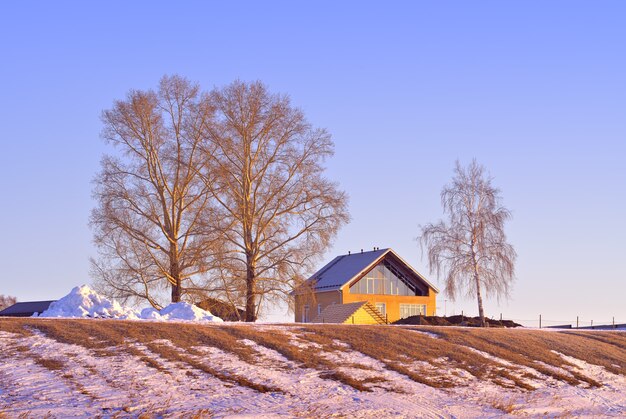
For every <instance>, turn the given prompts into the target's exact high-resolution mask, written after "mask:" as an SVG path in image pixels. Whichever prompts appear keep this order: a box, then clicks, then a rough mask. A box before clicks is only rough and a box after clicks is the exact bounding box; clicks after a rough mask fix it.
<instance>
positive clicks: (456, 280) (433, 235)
mask: <svg viewBox="0 0 626 419" xmlns="http://www.w3.org/2000/svg"><path fill="white" fill-rule="evenodd" d="M500 201H501V197H500V190H499V189H497V188H495V187H493V186H492V185H491V178H489V177H487V176H486V175H485V169H484V167H483V166H481V165H479V164H478V163H477V162H476V160H473V161H472V163H471V164H470V165H469V166H468V167H467V168H463V167H461V165H460V163H459V162H458V161H457V162H456V169H455V175H454V178H453V179H452V184H451V185H447V186H445V187H444V188H443V190H442V192H441V204H442V206H443V210H444V214H447V215H448V221H447V222H444V221H440V222H438V223H437V224H428V225H426V226H424V227H422V234H421V236H420V243H421V245H422V249H424V248H425V249H427V253H428V264H429V267H430V270H431V273H432V272H436V274H437V276H441V274H442V273H445V291H446V293H447V294H448V295H449V296H450V298H451V299H452V300H454V299H455V298H456V296H457V294H458V292H459V291H460V290H461V289H465V291H466V292H467V295H468V296H476V299H477V300H478V312H479V315H480V320H481V325H482V326H483V327H484V326H485V313H484V311H483V297H482V294H483V292H484V293H485V294H486V295H487V296H489V295H496V296H497V297H498V298H500V297H508V296H509V292H510V288H511V285H512V283H513V280H514V270H515V259H516V257H517V255H516V253H515V250H514V249H513V246H511V245H510V244H509V243H507V240H506V235H505V234H504V223H505V221H507V220H508V219H509V218H510V217H511V212H510V211H509V210H508V209H506V208H504V207H502V206H501V203H500Z"/></svg>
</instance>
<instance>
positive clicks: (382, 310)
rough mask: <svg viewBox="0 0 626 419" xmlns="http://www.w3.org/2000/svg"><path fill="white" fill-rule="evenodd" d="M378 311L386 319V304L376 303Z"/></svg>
mask: <svg viewBox="0 0 626 419" xmlns="http://www.w3.org/2000/svg"><path fill="white" fill-rule="evenodd" d="M376 310H378V311H379V312H380V314H382V315H383V317H385V315H386V314H387V304H385V303H376Z"/></svg>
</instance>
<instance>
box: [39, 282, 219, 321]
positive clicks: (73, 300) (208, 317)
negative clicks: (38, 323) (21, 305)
mask: <svg viewBox="0 0 626 419" xmlns="http://www.w3.org/2000/svg"><path fill="white" fill-rule="evenodd" d="M38 317H74V318H75V317H79V318H107V319H123V320H158V321H168V320H185V321H209V322H222V321H223V320H222V319H221V318H219V317H217V316H214V315H213V314H211V312H210V311H207V310H203V309H201V308H200V307H197V306H195V305H193V304H189V303H185V302H180V303H172V304H170V305H168V306H167V307H164V308H163V309H161V310H160V311H159V310H156V309H154V308H152V307H149V308H144V309H143V310H141V312H138V311H136V310H133V309H131V308H128V307H124V306H122V305H121V304H120V303H118V302H117V301H115V300H109V299H108V298H106V297H104V296H102V295H100V294H98V293H97V292H96V291H94V290H93V289H91V288H90V287H89V286H87V285H83V286H80V287H74V288H73V289H72V291H70V293H69V294H67V295H66V296H65V297H63V298H61V299H60V300H58V301H55V302H53V303H52V304H50V307H48V309H47V310H46V311H44V312H43V313H41V314H39V316H38Z"/></svg>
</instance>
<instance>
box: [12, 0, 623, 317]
mask: <svg viewBox="0 0 626 419" xmlns="http://www.w3.org/2000/svg"><path fill="white" fill-rule="evenodd" d="M127 3H128V4H127ZM625 17H626V3H624V2H619V1H613V2H611V1H603V2H591V1H587V2H576V1H567V2H566V1H552V2H540V1H523V2H522V1H509V2H500V1H474V2H466V1H458V2H451V1H438V2H435V1H431V2H426V1H411V2H363V1H358V2H356V1H354V2H348V1H346V2H293V1H292V2H252V1H250V2H234V1H233V2H222V3H218V2H155V1H151V2H147V1H145V2H112V1H106V2H104V1H102V2H75V3H71V2H31V1H20V2H3V3H2V5H0V36H1V39H2V40H3V41H2V43H0V91H1V95H0V115H1V116H0V121H1V122H2V129H1V131H0V133H1V134H0V138H1V141H2V153H0V185H1V188H0V190H1V191H2V196H3V199H2V204H3V205H2V206H1V207H0V216H1V219H2V227H3V230H4V235H3V236H4V239H3V240H2V241H1V242H0V254H1V255H2V256H1V261H2V266H3V268H4V269H3V276H2V278H3V279H2V280H0V293H4V294H10V295H15V296H17V297H18V299H19V300H22V301H24V300H31V299H52V298H58V297H61V296H63V295H65V294H66V293H67V292H69V290H70V289H71V288H72V287H73V286H74V285H77V284H81V283H89V282H90V279H89V276H88V258H89V256H92V255H94V249H93V246H92V243H91V231H90V230H89V228H88V226H87V222H88V217H89V212H90V210H91V208H92V207H93V205H94V202H93V201H92V199H91V183H90V182H91V179H92V178H93V176H94V175H95V173H96V172H97V170H98V167H99V159H100V157H101V155H102V153H103V152H104V151H105V146H104V144H103V143H102V141H101V140H100V138H99V133H100V130H101V127H102V125H101V122H100V119H99V118H100V113H101V111H102V110H103V109H106V108H108V107H110V106H111V105H112V103H113V101H114V100H116V99H120V98H123V97H124V95H125V93H126V92H127V91H128V90H129V89H145V88H152V87H154V86H156V84H157V82H158V80H159V78H160V77H161V76H163V75H164V74H173V73H177V74H181V75H184V76H187V77H189V78H190V79H192V80H195V81H198V82H199V83H200V84H201V85H202V86H203V87H204V88H206V89H210V88H212V87H213V86H221V85H223V84H226V83H229V82H231V81H232V80H234V79H236V78H239V79H242V80H257V79H259V80H262V81H263V82H265V83H266V84H267V85H268V86H269V87H270V89H271V90H272V91H275V92H282V93H287V94H289V95H291V98H292V101H293V103H294V104H295V105H297V106H299V107H301V108H302V109H303V110H304V111H305V113H306V115H307V116H308V118H309V119H310V121H311V122H312V123H313V124H314V125H316V126H320V127H325V128H327V129H328V130H329V131H330V132H331V133H332V135H333V138H334V141H335V144H336V155H335V157H334V158H333V159H332V160H331V161H329V162H328V176H329V177H331V178H333V179H336V180H338V181H339V182H340V184H341V186H342V188H344V189H345V190H346V191H347V192H348V193H349V195H350V209H351V214H352V218H353V219H352V222H351V224H350V225H348V226H347V227H345V228H344V229H343V230H342V231H341V232H340V234H339V236H338V237H337V240H336V242H335V246H334V247H333V248H332V249H330V250H329V252H328V254H327V255H326V259H327V260H329V259H331V258H332V257H333V256H334V255H335V254H338V253H346V252H347V251H348V250H352V251H356V250H359V249H361V248H365V249H368V248H369V249H371V248H372V247H373V246H379V247H392V248H394V249H395V250H396V251H397V252H398V253H399V254H400V255H402V256H403V257H404V258H405V259H406V260H408V261H409V262H410V263H411V264H413V265H414V266H415V267H416V268H417V269H418V270H419V271H421V272H423V273H425V274H428V269H427V266H426V263H425V260H423V259H421V257H420V249H419V248H418V247H417V243H416V242H415V240H414V239H415V237H416V236H417V235H418V234H419V225H420V224H425V223H428V222H431V221H436V220H438V219H439V218H440V217H441V216H442V214H441V207H440V203H439V192H440V190H441V188H442V186H443V185H444V184H445V183H447V182H448V181H449V180H450V178H451V176H452V169H453V167H454V162H455V160H457V159H459V160H460V161H461V162H463V163H466V162H469V161H470V160H471V159H472V158H473V157H476V158H477V159H478V161H479V162H481V163H482V164H484V165H485V166H486V167H487V168H488V170H489V171H490V172H491V174H492V176H493V177H494V183H495V184H496V185H497V186H499V187H500V188H501V189H502V195H503V197H504V203H505V204H506V205H507V206H508V207H509V208H510V209H511V210H512V211H513V215H514V218H513V220H512V221H511V222H510V223H509V225H508V229H507V231H508V235H509V239H510V242H511V243H512V244H513V245H514V246H515V248H516V250H517V251H518V254H519V258H518V263H517V282H516V285H515V287H514V290H513V298H512V299H511V300H510V301H508V302H501V303H500V304H498V303H497V301H489V302H488V303H487V305H486V312H487V314H488V315H490V316H492V315H493V316H498V315H499V313H501V312H502V313H503V315H504V316H505V317H508V318H514V319H524V320H534V319H537V318H538V316H539V314H542V315H543V318H544V319H548V320H554V321H555V322H559V321H561V320H563V321H568V322H571V321H573V320H575V319H576V316H577V315H578V316H580V318H581V319H583V320H585V321H590V320H592V319H593V320H594V323H598V322H601V321H610V320H611V319H612V317H613V316H615V318H616V320H617V321H622V322H626V304H624V300H623V296H624V295H626V274H625V272H626V257H625V256H624V253H625V251H626V244H625V240H626V220H625V217H624V213H625V211H624V209H625V207H626V165H625V164H624V158H625V156H626V55H625V54H624V51H626V25H624V24H623V23H624V18H625ZM430 279H431V280H432V281H433V282H434V283H437V278H435V277H430ZM443 300H444V297H443V296H442V297H441V298H440V302H439V305H440V307H441V309H442V310H441V312H442V313H443V307H444V301H443ZM445 306H446V309H447V312H448V314H450V313H451V312H453V311H455V312H457V313H458V312H460V311H461V310H464V311H465V313H470V314H475V313H476V312H477V309H476V303H475V302H474V300H472V299H468V300H459V301H457V302H455V303H452V302H450V301H448V302H447V303H445ZM271 318H272V319H279V318H286V317H285V316H284V315H283V314H282V310H277V312H276V313H275V315H274V316H272V317H271ZM526 323H527V324H533V323H532V322H530V321H527V322H526ZM535 323H536V322H535Z"/></svg>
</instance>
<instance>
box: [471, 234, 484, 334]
mask: <svg viewBox="0 0 626 419" xmlns="http://www.w3.org/2000/svg"><path fill="white" fill-rule="evenodd" d="M474 243H475V240H474V239H472V246H471V248H472V267H473V268H474V281H476V299H477V300H478V316H480V327H486V326H487V325H486V323H485V312H484V310H483V296H482V294H481V292H480V275H479V274H478V261H477V260H476V251H475V250H474Z"/></svg>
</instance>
